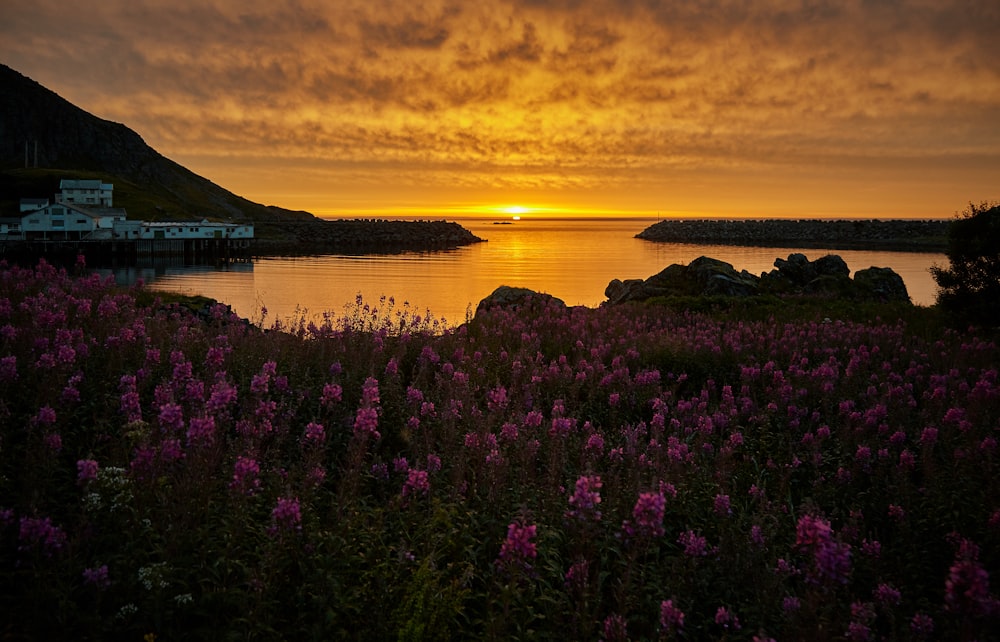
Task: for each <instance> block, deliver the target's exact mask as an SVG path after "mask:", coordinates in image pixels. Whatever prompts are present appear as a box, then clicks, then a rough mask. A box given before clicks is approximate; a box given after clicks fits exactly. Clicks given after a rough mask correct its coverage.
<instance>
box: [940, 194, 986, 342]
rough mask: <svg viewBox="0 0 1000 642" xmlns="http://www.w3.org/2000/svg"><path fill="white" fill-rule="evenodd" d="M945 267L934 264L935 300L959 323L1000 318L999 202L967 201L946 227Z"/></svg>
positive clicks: (984, 323)
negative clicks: (947, 262) (977, 203)
mask: <svg viewBox="0 0 1000 642" xmlns="http://www.w3.org/2000/svg"><path fill="white" fill-rule="evenodd" d="M947 254H948V260H949V263H950V265H949V267H947V268H943V267H939V266H935V267H933V268H931V274H932V275H933V276H934V281H935V282H936V283H937V285H938V288H939V290H938V293H937V304H938V306H940V307H941V308H942V309H943V310H945V311H946V312H948V313H950V314H952V315H953V316H954V318H955V319H956V320H958V321H960V322H963V323H973V324H977V325H996V324H997V323H998V319H1000V204H997V203H986V202H983V203H981V204H979V205H976V204H974V203H969V207H968V209H967V210H965V211H964V212H962V213H961V214H960V215H959V217H958V218H956V219H955V220H954V221H953V222H952V224H951V227H950V228H949V230H948V252H947Z"/></svg>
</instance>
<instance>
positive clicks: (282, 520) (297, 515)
mask: <svg viewBox="0 0 1000 642" xmlns="http://www.w3.org/2000/svg"><path fill="white" fill-rule="evenodd" d="M271 520H272V522H273V523H274V526H273V530H272V532H273V533H278V532H286V533H287V532H292V531H300V530H302V510H301V508H300V507H299V500H298V499H297V498H295V497H279V498H278V503H277V505H275V507H274V509H273V510H272V511H271Z"/></svg>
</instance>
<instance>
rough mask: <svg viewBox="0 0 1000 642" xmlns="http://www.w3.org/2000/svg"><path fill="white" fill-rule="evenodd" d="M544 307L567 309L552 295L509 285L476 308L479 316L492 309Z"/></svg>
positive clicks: (501, 287)
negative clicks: (525, 306)
mask: <svg viewBox="0 0 1000 642" xmlns="http://www.w3.org/2000/svg"><path fill="white" fill-rule="evenodd" d="M538 304H540V305H544V306H555V307H557V308H565V307H566V304H565V303H564V302H563V301H562V300H561V299H557V298H556V297H554V296H552V295H551V294H543V293H540V292H535V291H534V290H529V289H528V288H516V287H511V286H509V285H501V286H500V287H498V288H497V289H496V290H493V292H492V293H491V294H490V295H489V296H487V297H486V298H485V299H483V300H482V301H480V302H479V305H478V306H476V313H477V314H478V313H479V311H480V310H489V309H490V308H495V307H501V308H511V307H513V308H516V307H520V306H523V305H538Z"/></svg>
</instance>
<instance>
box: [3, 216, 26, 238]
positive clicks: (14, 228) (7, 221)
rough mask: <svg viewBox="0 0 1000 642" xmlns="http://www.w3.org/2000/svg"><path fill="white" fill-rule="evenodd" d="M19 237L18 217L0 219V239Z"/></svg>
mask: <svg viewBox="0 0 1000 642" xmlns="http://www.w3.org/2000/svg"><path fill="white" fill-rule="evenodd" d="M11 236H13V237H18V238H19V237H20V236H21V219H20V217H8V216H5V217H3V218H0V237H11Z"/></svg>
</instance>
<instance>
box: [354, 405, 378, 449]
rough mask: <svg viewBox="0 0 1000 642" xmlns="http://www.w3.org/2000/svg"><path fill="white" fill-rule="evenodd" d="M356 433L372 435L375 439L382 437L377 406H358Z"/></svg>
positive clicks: (356, 434) (365, 435)
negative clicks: (379, 429)
mask: <svg viewBox="0 0 1000 642" xmlns="http://www.w3.org/2000/svg"><path fill="white" fill-rule="evenodd" d="M354 435H355V436H362V437H371V438H372V439H374V440H376V441H377V440H379V439H381V438H382V434H381V433H379V431H378V411H377V410H376V409H375V408H358V414H357V416H355V418H354Z"/></svg>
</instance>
